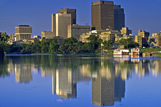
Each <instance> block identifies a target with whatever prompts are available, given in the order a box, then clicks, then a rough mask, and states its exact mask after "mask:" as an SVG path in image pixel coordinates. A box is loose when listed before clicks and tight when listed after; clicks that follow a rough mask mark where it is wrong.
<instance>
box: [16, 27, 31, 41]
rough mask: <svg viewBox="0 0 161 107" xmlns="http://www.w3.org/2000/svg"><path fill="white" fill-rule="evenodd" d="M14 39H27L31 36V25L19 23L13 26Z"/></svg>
mask: <svg viewBox="0 0 161 107" xmlns="http://www.w3.org/2000/svg"><path fill="white" fill-rule="evenodd" d="M15 36H16V41H19V40H24V39H26V40H29V39H31V36H32V27H31V26H29V25H19V26H17V27H15Z"/></svg>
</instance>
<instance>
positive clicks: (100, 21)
mask: <svg viewBox="0 0 161 107" xmlns="http://www.w3.org/2000/svg"><path fill="white" fill-rule="evenodd" d="M91 5H92V9H91V10H92V17H91V18H92V19H91V21H92V22H91V24H92V27H95V29H96V30H106V29H107V28H111V29H114V3H113V1H102V0H100V1H95V2H92V4H91Z"/></svg>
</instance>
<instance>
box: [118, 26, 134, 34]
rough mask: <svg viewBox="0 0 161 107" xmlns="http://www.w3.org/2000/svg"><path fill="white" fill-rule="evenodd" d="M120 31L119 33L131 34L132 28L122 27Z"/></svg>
mask: <svg viewBox="0 0 161 107" xmlns="http://www.w3.org/2000/svg"><path fill="white" fill-rule="evenodd" d="M120 31H121V35H130V34H132V30H130V29H129V28H128V27H122V29H121V30H120Z"/></svg>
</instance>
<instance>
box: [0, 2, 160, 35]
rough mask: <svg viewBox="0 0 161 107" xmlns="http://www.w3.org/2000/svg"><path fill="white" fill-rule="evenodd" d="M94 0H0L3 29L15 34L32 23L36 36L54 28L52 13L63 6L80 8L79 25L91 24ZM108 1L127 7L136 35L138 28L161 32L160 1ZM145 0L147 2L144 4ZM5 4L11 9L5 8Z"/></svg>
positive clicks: (129, 20)
mask: <svg viewBox="0 0 161 107" xmlns="http://www.w3.org/2000/svg"><path fill="white" fill-rule="evenodd" d="M92 1H96V0H91V1H85V0H81V1H75V0H69V2H68V3H64V4H63V3H62V2H65V0H61V1H52V0H47V1H46V2H45V3H44V0H39V3H37V2H36V1H31V0H28V1H19V0H16V1H11V0H5V1H4V0H0V2H1V5H2V6H1V7H0V13H1V14H2V16H1V17H0V23H1V25H0V31H2V32H7V33H8V34H13V33H15V32H14V27H15V26H17V25H21V24H27V25H30V26H32V27H33V35H40V34H41V31H51V14H52V13H56V12H57V10H60V9H62V8H73V9H77V22H78V24H81V25H91V2H92ZM108 1H114V4H116V5H121V7H122V8H124V9H125V22H126V26H127V27H129V28H130V29H132V30H133V34H137V30H138V29H142V30H145V31H149V32H150V33H154V32H159V31H160V30H161V29H160V27H161V24H160V23H159V21H160V20H159V19H160V18H161V14H160V13H159V10H160V7H159V4H160V3H161V1H159V0H155V2H154V1H146V2H145V0H142V1H139V0H135V1H127V0H122V1H120V0H108ZM138 2H139V3H138ZM145 3H146V5H144V4H145ZM6 6H7V7H9V8H6ZM143 6H144V8H143ZM28 7H30V8H28ZM82 7H83V8H82ZM136 7H137V8H136ZM149 7H150V8H149ZM11 10H12V11H11ZM31 16H32V17H31Z"/></svg>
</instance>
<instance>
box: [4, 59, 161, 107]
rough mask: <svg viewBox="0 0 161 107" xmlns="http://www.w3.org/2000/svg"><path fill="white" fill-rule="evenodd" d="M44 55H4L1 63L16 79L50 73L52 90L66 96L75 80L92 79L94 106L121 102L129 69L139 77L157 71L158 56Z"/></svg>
mask: <svg viewBox="0 0 161 107" xmlns="http://www.w3.org/2000/svg"><path fill="white" fill-rule="evenodd" d="M44 57H45V58H44ZM44 57H42V56H41V57H40V58H39V57H38V58H36V59H34V58H30V59H29V58H24V59H23V58H19V59H14V58H8V61H6V62H8V64H7V65H5V66H4V65H3V67H6V68H7V69H6V70H7V72H9V73H10V74H13V73H15V80H16V81H17V82H18V83H29V82H31V81H32V72H33V70H34V71H39V69H40V71H41V75H42V77H46V76H52V94H53V95H58V96H59V97H61V98H66V99H67V98H69V99H70V98H77V83H78V82H81V81H90V80H91V79H92V104H93V105H96V106H113V105H114V104H115V102H121V101H122V99H123V98H124V97H125V80H127V79H129V78H130V77H131V76H132V73H133V72H135V73H136V74H137V75H138V77H140V78H141V77H144V76H146V75H150V74H152V75H154V76H157V75H159V74H161V71H160V69H161V61H160V60H145V59H143V60H140V59H137V58H136V59H135V58H134V59H129V58H125V59H120V58H116V59H115V58H114V59H112V60H111V59H110V60H108V59H107V60H106V59H104V60H100V59H90V60H88V59H86V60H83V59H79V60H78V59H75V60H73V59H72V58H69V59H61V58H60V59H56V58H55V57H49V58H48V57H47V58H46V56H44ZM42 59H43V60H42ZM37 60H38V61H37ZM44 60H46V61H44ZM49 60H50V61H49ZM44 62H46V63H44ZM38 63H39V64H38ZM42 63H43V64H42Z"/></svg>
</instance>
